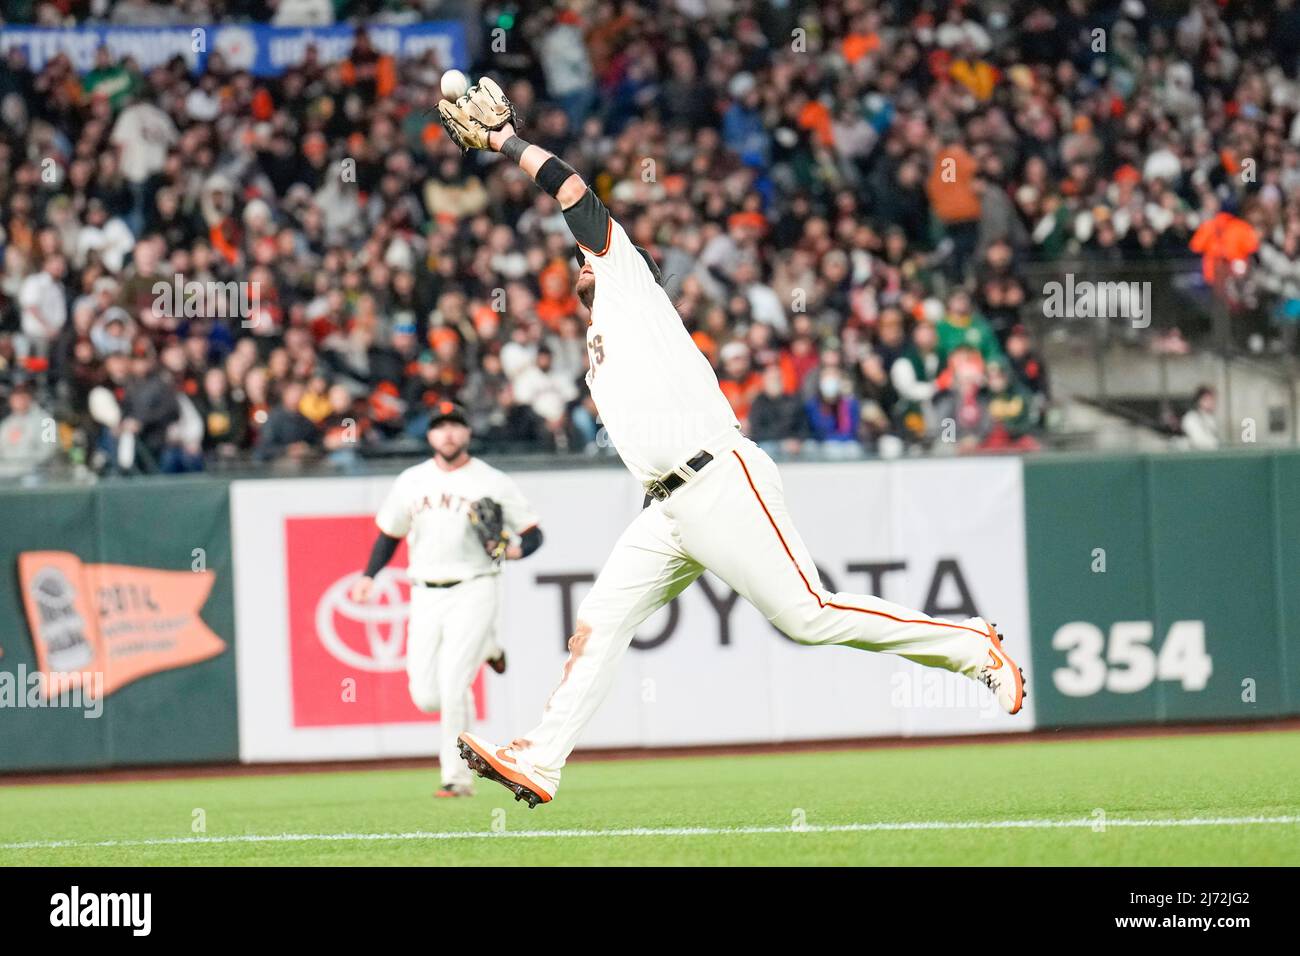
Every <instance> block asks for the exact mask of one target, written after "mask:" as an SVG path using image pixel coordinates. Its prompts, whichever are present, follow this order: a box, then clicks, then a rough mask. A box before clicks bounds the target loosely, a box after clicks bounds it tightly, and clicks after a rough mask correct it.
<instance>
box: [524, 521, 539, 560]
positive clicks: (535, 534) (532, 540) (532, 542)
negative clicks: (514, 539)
mask: <svg viewBox="0 0 1300 956" xmlns="http://www.w3.org/2000/svg"><path fill="white" fill-rule="evenodd" d="M541 546H542V529H541V528H539V527H538V526H537V525H533V526H532V527H531V528H529V529H528V530H527V531H525V532H524V533H523V534H521V535H520V536H519V551H520V557H524V558H526V557H528V556H529V555H530V554H532V553H533V552H534V551H536V550H537V549H538V548H540V547H541Z"/></svg>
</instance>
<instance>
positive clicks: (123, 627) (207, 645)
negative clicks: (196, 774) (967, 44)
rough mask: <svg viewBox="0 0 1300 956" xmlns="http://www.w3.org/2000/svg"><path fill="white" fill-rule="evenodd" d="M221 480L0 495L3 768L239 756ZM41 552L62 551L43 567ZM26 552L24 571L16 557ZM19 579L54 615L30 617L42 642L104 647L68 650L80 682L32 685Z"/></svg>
mask: <svg viewBox="0 0 1300 956" xmlns="http://www.w3.org/2000/svg"><path fill="white" fill-rule="evenodd" d="M228 489H229V483H228V482H224V481H219V480H209V479H198V480H185V481H165V480H148V481H142V482H139V483H130V484H127V483H113V484H107V483H106V484H103V485H99V486H96V487H93V488H52V489H41V490H26V491H15V490H10V491H5V492H3V493H0V557H2V558H3V568H2V569H0V653H2V654H3V656H0V769H4V770H18V769H46V768H72V767H106V766H112V765H143V764H171V763H192V762H205V761H232V760H235V759H237V757H238V753H239V747H238V737H237V723H238V722H237V709H236V694H235V659H234V640H235V635H234V590H233V576H232V574H231V550H230V506H229V493H228ZM46 554H55V555H57V556H58V557H57V559H55V560H54V562H53V563H45V564H42V563H39V558H40V556H41V555H46ZM23 555H26V556H27V557H26V558H23V557H22V556H23ZM34 557H35V558H37V559H38V563H35V564H29V566H28V570H29V571H30V572H31V573H30V574H29V575H28V579H27V580H26V581H24V580H23V574H22V572H21V571H20V563H21V562H22V561H31V560H32V559H33V558H34ZM51 568H54V569H56V570H57V571H58V572H59V573H57V574H51ZM24 585H26V586H27V589H28V591H29V592H32V591H36V592H40V593H41V594H42V598H41V599H40V600H38V601H37V602H36V604H37V607H36V611H35V613H36V615H37V617H38V619H39V618H41V616H42V615H46V614H48V615H50V617H51V618H52V619H51V620H44V621H42V624H41V625H38V630H40V631H41V632H42V640H43V641H44V642H45V643H46V646H47V650H48V648H50V647H54V646H58V645H61V644H62V643H65V642H67V641H70V640H71V641H73V642H75V646H76V647H81V646H82V643H81V642H82V641H85V642H86V643H87V644H94V643H96V641H97V642H98V644H99V645H100V646H99V648H98V652H97V653H93V654H92V653H91V652H90V651H86V652H85V653H83V654H82V655H81V656H80V657H79V658H77V657H75V655H74V659H73V660H72V663H71V668H74V669H75V670H76V672H77V673H79V674H89V675H92V679H91V680H89V681H87V682H86V686H85V687H77V688H72V689H68V690H66V691H65V692H64V693H61V694H57V695H55V694H49V693H42V692H41V688H40V687H39V686H36V681H37V677H35V676H34V675H38V672H39V671H40V667H41V663H40V660H39V654H38V646H37V641H36V640H35V639H34V637H33V629H32V627H31V624H32V620H31V616H30V615H29V614H28V613H27V610H28V609H27V606H26V605H27V601H25V596H24V593H23V592H24ZM42 588H43V589H44V590H43V591H42ZM28 597H30V593H29V595H28ZM42 602H44V603H45V604H46V605H48V606H50V610H41V607H40V605H41V604H42ZM69 618H70V619H71V624H70V623H69ZM96 674H98V675H100V677H99V678H98V679H99V680H100V681H101V691H106V692H104V693H101V694H100V695H99V696H98V697H95V695H94V694H93V689H94V681H95V678H94V677H93V675H96ZM105 676H106V677H107V687H105V686H104V684H103V683H102V681H103V679H104V677H105ZM114 684H118V685H119V686H116V687H114V686H113V685H114ZM20 696H21V699H19V698H20ZM55 704H57V706H52V705H55Z"/></svg>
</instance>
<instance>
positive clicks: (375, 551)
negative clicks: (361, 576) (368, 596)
mask: <svg viewBox="0 0 1300 956" xmlns="http://www.w3.org/2000/svg"><path fill="white" fill-rule="evenodd" d="M401 543H402V539H401V538H390V537H389V536H388V535H386V534H384V533H383V532H382V531H381V532H380V533H379V537H378V538H376V539H375V546H374V547H373V548H371V549H370V561H369V563H368V564H367V565H366V571H365V575H366V577H368V578H373V577H374V576H375V575H376V574H378V573H379V572H380V571H382V570H383V569H384V565H386V564H387V563H388V562H389V561H391V560H393V555H394V554H396V553H397V546H398V545H399V544H401Z"/></svg>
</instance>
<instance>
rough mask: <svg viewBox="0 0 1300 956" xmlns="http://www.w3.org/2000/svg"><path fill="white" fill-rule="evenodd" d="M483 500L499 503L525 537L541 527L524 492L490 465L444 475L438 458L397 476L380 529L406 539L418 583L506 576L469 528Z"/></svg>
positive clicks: (378, 518) (510, 526)
mask: <svg viewBox="0 0 1300 956" xmlns="http://www.w3.org/2000/svg"><path fill="white" fill-rule="evenodd" d="M479 498H492V499H494V500H495V501H497V502H499V503H500V505H501V510H502V512H503V513H504V515H505V527H506V530H507V531H509V532H510V533H511V534H515V535H518V534H521V533H522V532H524V531H527V530H528V529H529V528H531V527H533V526H534V525H536V524H537V518H536V517H535V516H534V515H533V512H532V509H531V508H530V507H529V506H528V502H527V501H525V500H524V496H523V493H522V492H521V491H520V490H519V486H518V485H516V484H515V483H514V481H513V480H512V479H511V478H509V477H508V476H507V475H505V474H504V473H503V472H500V471H498V470H497V469H495V468H493V467H492V466H491V465H489V464H488V463H487V462H485V461H480V460H479V459H477V458H471V459H470V460H469V461H468V462H467V463H466V464H464V465H461V467H459V468H457V469H456V470H455V471H443V470H442V469H441V468H439V467H438V465H437V464H436V463H435V462H434V460H433V459H432V458H430V459H429V460H428V461H426V462H423V463H421V464H419V465H415V466H414V467H412V468H408V469H406V471H404V472H402V473H401V474H400V475H398V476H397V481H396V482H395V483H394V484H393V487H392V490H391V491H389V492H388V497H387V498H385V499H384V503H383V506H382V507H381V508H380V509H379V513H378V514H377V515H375V524H377V525H378V526H379V530H380V531H382V532H383V533H384V534H386V535H388V536H389V537H390V538H402V537H405V538H406V547H407V550H408V551H409V552H410V554H409V558H408V562H409V563H408V568H407V571H408V573H409V575H410V577H411V580H412V581H463V580H465V579H467V578H473V577H478V576H479V575H483V574H495V573H497V572H499V571H500V567H499V566H498V565H495V564H493V562H492V559H491V558H489V557H488V556H487V552H486V551H484V550H483V545H482V544H481V543H480V541H479V537H478V535H477V534H476V533H475V531H474V529H473V528H472V527H471V526H470V523H469V506H470V504H471V502H474V501H477V500H478V499H479Z"/></svg>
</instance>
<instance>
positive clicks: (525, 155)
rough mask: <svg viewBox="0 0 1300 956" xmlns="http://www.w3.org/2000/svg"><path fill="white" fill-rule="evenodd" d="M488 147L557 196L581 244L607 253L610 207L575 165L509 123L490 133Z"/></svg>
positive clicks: (600, 254) (600, 252)
mask: <svg viewBox="0 0 1300 956" xmlns="http://www.w3.org/2000/svg"><path fill="white" fill-rule="evenodd" d="M488 148H489V149H492V150H495V151H496V152H498V153H500V154H501V155H502V156H505V157H506V158H507V159H511V160H513V161H514V162H516V163H518V164H519V168H520V169H522V170H523V171H524V172H526V173H527V174H528V175H529V176H531V177H532V180H533V182H535V183H537V185H538V186H540V187H541V188H542V189H543V190H545V191H546V192H547V193H549V194H550V195H552V196H554V197H555V199H556V201H557V202H558V203H559V204H560V208H561V209H563V210H564V220H565V222H567V223H568V224H569V231H570V232H572V233H573V238H574V239H576V240H578V245H580V246H582V248H583V249H585V250H587V251H588V252H590V253H594V254H595V255H597V256H603V255H604V254H605V253H606V251H607V250H608V249H609V239H610V231H611V228H612V222H611V219H610V215H609V210H608V209H606V208H605V204H604V203H602V202H601V201H600V200H599V199H597V198H596V194H595V193H593V192H592V191H591V190H590V189H588V188H587V184H586V183H585V182H583V180H582V177H581V176H579V175H578V174H577V173H575V172H574V171H573V167H572V166H570V165H569V164H568V163H566V162H565V161H564V160H562V159H560V158H559V157H558V156H555V155H553V154H552V153H551V152H550V151H549V150H546V149H543V148H542V147H540V146H537V145H535V144H533V143H529V142H526V141H525V140H523V139H522V138H520V136H519V135H518V134H517V133H515V130H514V127H513V126H510V125H506V126H503V127H501V129H499V130H495V131H494V132H492V133H489V134H488Z"/></svg>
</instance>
